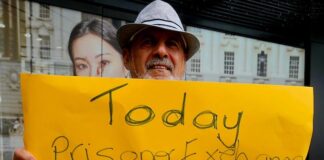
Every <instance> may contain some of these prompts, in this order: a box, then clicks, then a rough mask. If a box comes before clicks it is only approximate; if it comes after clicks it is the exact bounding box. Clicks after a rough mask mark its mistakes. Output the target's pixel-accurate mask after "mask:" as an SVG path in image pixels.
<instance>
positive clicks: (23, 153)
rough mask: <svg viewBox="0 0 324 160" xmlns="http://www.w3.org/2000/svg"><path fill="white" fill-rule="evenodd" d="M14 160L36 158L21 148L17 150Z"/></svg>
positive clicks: (32, 159) (33, 159) (31, 159)
mask: <svg viewBox="0 0 324 160" xmlns="http://www.w3.org/2000/svg"><path fill="white" fill-rule="evenodd" d="M13 160H36V158H35V157H34V156H33V155H32V154H31V153H30V152H28V151H27V150H25V149H23V148H19V149H16V150H15V152H14V155H13Z"/></svg>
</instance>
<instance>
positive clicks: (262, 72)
mask: <svg viewBox="0 0 324 160" xmlns="http://www.w3.org/2000/svg"><path fill="white" fill-rule="evenodd" d="M267 62H268V55H267V54H265V53H264V51H261V53H259V54H258V69H257V76H260V77H266V76H267Z"/></svg>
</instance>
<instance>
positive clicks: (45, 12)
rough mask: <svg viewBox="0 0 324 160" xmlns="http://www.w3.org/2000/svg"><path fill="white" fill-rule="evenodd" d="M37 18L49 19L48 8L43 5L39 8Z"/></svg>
mask: <svg viewBox="0 0 324 160" xmlns="http://www.w3.org/2000/svg"><path fill="white" fill-rule="evenodd" d="M39 17H40V18H45V19H47V18H50V7H49V6H48V5H45V4H41V5H40V6H39Z"/></svg>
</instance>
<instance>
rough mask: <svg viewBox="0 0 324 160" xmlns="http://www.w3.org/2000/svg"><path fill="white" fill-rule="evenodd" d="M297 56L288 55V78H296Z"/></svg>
mask: <svg viewBox="0 0 324 160" xmlns="http://www.w3.org/2000/svg"><path fill="white" fill-rule="evenodd" d="M298 69H299V57H298V56H290V58H289V78H293V79H298Z"/></svg>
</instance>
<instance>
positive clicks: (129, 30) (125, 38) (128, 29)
mask: <svg viewBox="0 0 324 160" xmlns="http://www.w3.org/2000/svg"><path fill="white" fill-rule="evenodd" d="M148 27H154V28H159V29H164V30H168V31H173V32H178V33H180V34H182V35H183V37H184V39H185V41H186V43H187V46H188V47H187V60H189V59H190V58H191V57H192V56H193V55H194V54H195V53H196V52H197V51H198V49H199V47H200V43H199V40H198V39H197V38H196V36H194V35H193V34H191V33H188V32H183V31H179V30H176V29H173V28H171V27H160V26H155V25H149V24H135V23H130V24H126V25H123V26H121V27H120V28H119V29H118V31H117V40H118V43H119V45H120V47H121V48H124V47H126V46H127V45H128V43H129V39H130V38H131V37H132V36H133V35H134V34H137V33H138V32H139V31H141V30H143V29H145V28H148Z"/></svg>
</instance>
